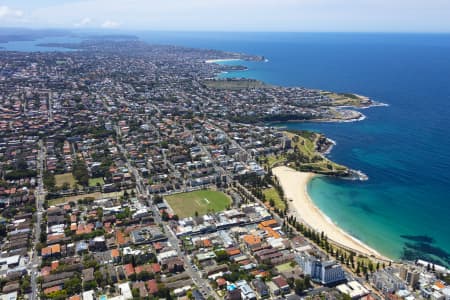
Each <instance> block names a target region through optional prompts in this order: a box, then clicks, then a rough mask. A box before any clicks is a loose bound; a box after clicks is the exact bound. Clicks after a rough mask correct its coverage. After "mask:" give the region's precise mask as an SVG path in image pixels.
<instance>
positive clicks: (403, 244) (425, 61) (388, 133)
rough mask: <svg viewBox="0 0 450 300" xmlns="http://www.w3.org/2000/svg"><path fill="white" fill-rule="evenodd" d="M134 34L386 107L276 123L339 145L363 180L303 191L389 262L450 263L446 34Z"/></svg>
mask: <svg viewBox="0 0 450 300" xmlns="http://www.w3.org/2000/svg"><path fill="white" fill-rule="evenodd" d="M135 34H137V35H138V36H139V37H140V38H141V39H142V40H144V41H147V42H151V43H163V44H177V45H182V46H190V47H197V48H213V49H220V50H227V51H237V52H246V53H249V54H257V55H264V56H265V57H267V58H268V59H269V62H267V63H243V64H245V65H246V66H248V67H249V70H248V71H244V72H235V73H232V74H227V75H226V76H231V77H250V78H256V79H260V80H264V81H266V82H269V83H272V84H278V85H283V86H304V87H308V88H317V89H324V90H331V91H336V92H354V93H358V94H362V95H366V96H369V97H371V98H372V99H374V100H377V101H381V102H384V103H387V104H389V107H376V108H370V109H366V110H364V111H363V113H364V114H365V115H366V116H367V119H366V120H364V121H361V122H355V123H333V124H331V123H326V124H325V123H323V124H319V123H296V124H294V123H289V124H278V125H285V126H288V127H289V128H295V129H310V130H315V131H320V132H323V133H325V134H326V135H327V136H329V137H330V138H332V139H333V140H335V141H336V142H337V146H336V147H335V148H334V149H333V151H332V153H331V154H330V155H329V156H330V158H331V159H333V160H335V161H337V162H339V163H342V164H345V165H347V166H349V167H351V168H353V169H359V170H362V171H363V172H364V173H366V174H367V175H368V176H369V180H368V181H365V182H357V181H345V180H337V179H330V178H323V177H322V178H316V179H314V180H313V181H312V182H311V183H310V185H309V192H310V195H311V197H312V198H313V200H314V201H315V203H316V204H317V205H318V206H319V207H320V208H321V209H322V210H323V211H324V212H325V214H327V215H328V216H329V217H330V218H331V219H332V220H333V221H334V222H336V223H337V224H339V226H341V227H342V228H344V229H345V230H346V231H348V232H349V233H351V234H352V235H354V236H355V237H357V238H358V239H360V240H362V241H363V242H365V243H367V244H368V245H370V246H372V247H373V248H375V249H377V250H378V251H380V252H381V253H383V254H385V255H388V256H391V257H393V258H401V257H407V258H414V257H422V258H425V259H430V260H435V261H438V262H440V263H442V264H446V265H450V195H449V192H450V158H449V156H450V35H444V34H343V33H341V34H332V33H239V34H237V33H156V32H138V33H135ZM2 46H4V47H5V48H7V47H6V46H5V45H2ZM405 250H406V251H405Z"/></svg>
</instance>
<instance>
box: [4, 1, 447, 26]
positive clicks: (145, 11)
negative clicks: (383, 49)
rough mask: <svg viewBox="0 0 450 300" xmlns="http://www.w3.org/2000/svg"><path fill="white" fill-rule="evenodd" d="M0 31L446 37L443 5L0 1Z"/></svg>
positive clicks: (401, 2) (428, 2)
mask: <svg viewBox="0 0 450 300" xmlns="http://www.w3.org/2000/svg"><path fill="white" fill-rule="evenodd" d="M0 26H7V27H31V28H105V29H124V30H133V29H144V30H202V31H216V30H217V31H328V32H337V31H344V32H348V31H350V32H357V31H363V32H374V31H375V32H450V1H449V0H409V1H406V0H127V1H117V0H0Z"/></svg>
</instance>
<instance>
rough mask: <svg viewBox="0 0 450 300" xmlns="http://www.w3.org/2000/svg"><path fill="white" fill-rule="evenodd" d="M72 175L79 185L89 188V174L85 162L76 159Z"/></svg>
mask: <svg viewBox="0 0 450 300" xmlns="http://www.w3.org/2000/svg"><path fill="white" fill-rule="evenodd" d="M72 174H73V176H74V177H75V179H76V180H77V181H78V183H79V184H81V185H83V186H87V185H88V184H89V173H88V169H87V167H86V164H85V163H84V161H82V160H79V159H76V160H75V162H74V164H73V168H72Z"/></svg>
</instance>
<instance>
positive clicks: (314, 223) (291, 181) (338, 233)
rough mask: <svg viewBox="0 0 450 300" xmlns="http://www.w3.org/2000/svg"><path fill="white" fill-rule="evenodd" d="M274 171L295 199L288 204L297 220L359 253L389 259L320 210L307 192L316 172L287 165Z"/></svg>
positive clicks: (289, 195)
mask: <svg viewBox="0 0 450 300" xmlns="http://www.w3.org/2000/svg"><path fill="white" fill-rule="evenodd" d="M272 172H273V174H274V175H275V176H276V177H277V178H278V181H279V183H280V185H281V187H282V188H283V191H284V194H285V196H286V198H287V199H288V200H293V201H292V202H291V201H288V204H289V207H290V209H291V212H293V213H294V215H296V216H297V220H302V221H303V222H304V223H306V224H307V225H309V226H310V227H312V228H313V229H315V230H316V231H319V232H322V231H323V232H324V233H325V234H326V235H327V236H328V239H329V240H330V241H333V242H335V243H337V244H340V245H342V246H344V247H347V248H351V249H353V250H355V252H357V253H358V252H359V253H361V254H365V255H367V256H371V255H373V256H375V257H377V258H379V259H383V260H389V259H388V258H386V257H384V256H382V255H380V254H379V253H378V252H377V251H375V250H374V249H372V248H370V247H369V246H367V245H365V244H364V243H362V242H361V241H359V240H357V239H355V238H354V237H352V236H351V235H350V234H348V233H346V232H345V231H343V230H342V229H341V228H339V227H338V226H337V225H336V224H334V223H333V222H332V221H331V220H330V219H329V218H328V217H327V216H326V215H325V214H324V213H322V211H320V210H319V208H318V207H317V206H316V205H315V204H314V203H313V201H312V200H311V198H310V197H309V195H308V192H307V185H308V182H309V181H310V180H311V179H312V178H313V177H314V176H315V174H314V173H305V172H298V171H295V170H294V169H291V168H288V167H285V166H281V167H276V168H273V169H272Z"/></svg>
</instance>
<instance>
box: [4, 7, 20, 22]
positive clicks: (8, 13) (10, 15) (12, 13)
mask: <svg viewBox="0 0 450 300" xmlns="http://www.w3.org/2000/svg"><path fill="white" fill-rule="evenodd" d="M22 16H23V11H21V10H18V9H12V8H10V7H8V6H6V5H1V6H0V19H16V18H21V17H22Z"/></svg>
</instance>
